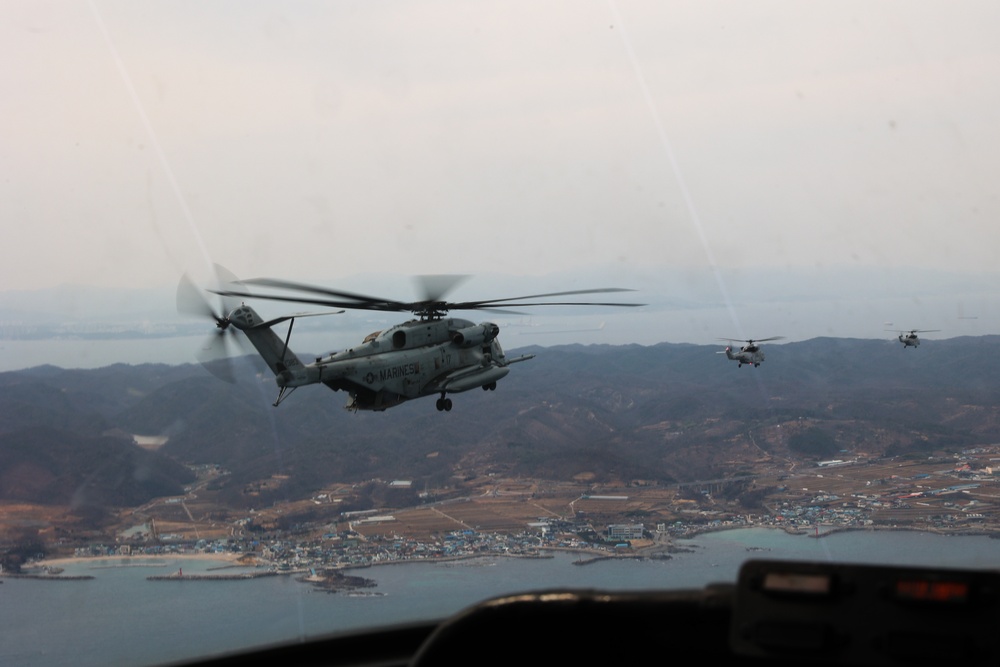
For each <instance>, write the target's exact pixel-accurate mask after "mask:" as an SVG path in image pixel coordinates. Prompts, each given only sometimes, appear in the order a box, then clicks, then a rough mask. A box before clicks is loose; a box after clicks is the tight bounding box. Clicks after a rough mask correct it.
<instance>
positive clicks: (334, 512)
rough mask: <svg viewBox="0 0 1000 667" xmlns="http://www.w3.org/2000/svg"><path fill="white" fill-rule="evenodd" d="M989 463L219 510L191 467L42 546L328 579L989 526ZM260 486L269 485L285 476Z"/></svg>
mask: <svg viewBox="0 0 1000 667" xmlns="http://www.w3.org/2000/svg"><path fill="white" fill-rule="evenodd" d="M998 462H1000V446H996V445H993V446H983V447H976V448H971V449H967V450H963V451H960V452H956V453H953V454H937V455H933V456H921V457H917V456H913V455H909V456H905V457H888V458H878V459H860V458H852V459H842V460H841V459H832V460H827V461H820V462H816V463H815V464H812V465H802V464H799V465H795V466H789V469H781V470H779V469H775V468H774V466H773V463H769V464H768V466H767V467H765V468H762V469H758V470H752V471H747V472H748V474H743V475H733V476H731V477H727V478H720V479H716V480H708V481H701V482H693V483H686V484H672V485H664V484H656V483H652V482H648V481H644V480H631V481H630V482H628V483H626V484H617V485H601V484H595V483H588V481H587V480H575V481H573V482H551V481H543V480H521V479H504V478H500V477H497V476H491V475H488V474H487V475H482V476H479V477H477V478H476V479H475V480H471V481H470V482H468V483H466V484H463V485H456V487H455V488H452V489H448V490H447V492H445V491H439V492H433V491H431V490H428V491H426V492H421V493H420V494H417V496H418V502H417V504H415V505H412V506H402V505H399V506H394V505H393V504H392V501H393V494H394V493H395V494H399V496H400V497H412V495H413V493H412V492H413V489H412V483H411V482H409V481H406V480H392V481H381V480H372V481H369V482H367V483H366V485H368V486H370V485H372V484H376V485H381V486H384V490H385V496H384V497H385V504H384V505H383V506H381V507H377V508H369V509H361V510H359V509H353V510H352V509H346V508H347V507H350V505H351V500H352V498H353V497H354V495H355V494H356V492H357V490H358V487H359V485H357V484H342V485H331V487H330V488H329V489H326V490H324V491H322V492H319V493H316V494H314V495H313V496H312V497H310V498H308V499H304V500H298V501H291V502H279V503H274V504H272V505H271V506H269V507H266V508H259V509H257V508H254V509H251V510H249V511H247V512H244V513H238V512H232V511H229V512H226V511H223V509H222V508H220V507H219V506H218V505H216V504H214V503H213V502H212V499H211V493H210V492H208V491H207V489H208V488H210V487H211V482H212V481H213V480H217V479H218V478H219V477H220V476H224V475H225V474H226V472H225V471H224V470H222V469H220V468H218V467H217V466H199V467H198V470H197V473H198V482H197V483H195V484H193V485H192V486H191V487H190V488H189V489H188V492H187V494H186V495H185V496H182V497H170V498H159V499H156V500H155V501H153V502H151V503H148V504H147V505H145V506H143V507H141V508H135V509H132V510H130V511H128V512H126V513H124V514H123V515H122V517H121V521H120V527H119V528H118V529H116V530H115V532H114V533H113V534H111V535H96V534H95V535H90V536H89V539H88V536H85V535H79V534H76V535H73V534H72V533H71V531H66V530H61V531H60V532H61V533H63V535H62V536H58V535H56V534H55V532H53V535H52V537H53V538H55V539H53V540H52V541H51V542H50V545H51V547H50V549H49V552H48V554H47V556H48V557H49V558H53V557H60V556H62V557H76V558H81V557H90V558H93V557H109V556H114V557H125V558H129V557H135V556H163V555H173V554H188V555H203V556H207V557H222V556H225V557H227V558H229V559H230V560H232V561H233V564H234V565H240V566H242V567H248V566H252V567H253V568H254V570H255V572H256V573H257V576H262V575H264V574H267V573H284V572H295V573H303V574H305V575H306V576H307V577H308V576H312V577H313V579H314V581H315V582H317V583H320V584H322V583H323V582H326V583H328V584H330V585H331V587H332V588H333V589H338V588H340V587H341V586H339V585H338V584H336V582H335V581H334V579H333V578H331V576H329V575H325V574H324V573H333V572H337V571H341V570H344V569H349V568H362V567H368V566H372V565H379V564H387V563H397V562H413V561H442V560H454V559H463V558H475V557H483V556H490V557H499V556H509V557H543V556H545V555H546V554H548V553H551V551H552V550H563V551H572V552H576V553H578V554H579V559H578V561H577V562H579V563H580V564H586V563H588V562H592V561H593V560H595V559H603V558H622V557H627V558H669V557H670V554H671V553H672V552H674V551H676V550H677V549H683V548H684V547H683V546H682V543H681V545H680V546H679V545H678V543H677V540H678V539H681V538H685V537H691V536H693V535H695V534H698V533H700V532H705V531H714V530H725V529H731V528H745V527H770V528H776V529H782V530H786V531H789V532H796V533H805V534H810V535H815V536H821V535H825V534H828V533H830V532H833V531H838V530H872V529H909V530H921V531H933V532H939V533H946V534H987V535H997V534H1000V479H998V478H997V476H996V475H995V474H994V470H995V469H994V466H996V465H997V463H998ZM793 468H794V469H793ZM262 484H271V485H278V486H280V484H281V479H280V478H275V479H271V480H266V481H265V482H262ZM369 490H370V489H369ZM251 492H252V491H251ZM85 539H87V542H86V543H85V544H81V541H83V540H85ZM35 572H36V573H39V572H40V573H41V574H43V575H45V574H47V573H48V571H46V570H40V571H39V570H37V569H36V570H35ZM174 576H176V575H174ZM202 576H214V577H222V576H227V575H226V574H225V572H222V573H218V574H215V575H202ZM354 584H355V585H362V584H363V582H360V581H359V582H354Z"/></svg>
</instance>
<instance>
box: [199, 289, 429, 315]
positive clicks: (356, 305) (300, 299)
mask: <svg viewBox="0 0 1000 667" xmlns="http://www.w3.org/2000/svg"><path fill="white" fill-rule="evenodd" d="M209 292H212V293H214V294H221V295H222V296H235V297H240V298H244V299H264V300H266V301H284V302H287V303H307V304H310V305H313V306H327V307H329V308H351V309H354V310H379V311H388V312H409V311H411V310H413V308H412V304H408V303H398V302H394V301H388V302H386V301H337V300H334V299H311V298H308V297H304V296H292V295H285V294H259V293H255V292H247V291H240V290H209Z"/></svg>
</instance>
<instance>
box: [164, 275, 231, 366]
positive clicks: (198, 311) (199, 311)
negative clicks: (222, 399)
mask: <svg viewBox="0 0 1000 667" xmlns="http://www.w3.org/2000/svg"><path fill="white" fill-rule="evenodd" d="M215 273H216V276H217V278H218V280H219V283H220V285H225V284H226V283H231V282H234V281H236V280H237V278H236V276H234V275H233V274H232V273H231V272H230V271H228V270H226V269H225V268H223V267H221V266H219V265H218V264H216V265H215ZM218 301H219V307H218V308H216V307H215V306H213V305H212V303H211V302H210V301H209V299H208V298H207V297H206V296H205V293H204V291H203V290H201V289H200V288H199V287H198V286H197V285H195V284H194V281H193V280H191V278H190V276H188V274H186V273H185V274H184V275H182V276H181V279H180V282H179V283H178V285H177V312H179V313H181V314H182V315H191V316H192V317H199V318H205V317H208V318H211V319H212V321H213V322H215V326H216V331H215V332H214V333H212V334H210V335H209V337H208V339H207V340H206V341H205V342H204V343H203V344H202V346H201V348H200V349H199V350H198V353H197V354H196V355H195V357H196V358H197V359H198V361H199V362H201V365H202V366H204V367H205V369H206V370H207V371H208V372H210V373H211V374H212V375H214V376H215V377H217V378H219V379H220V380H225V381H226V382H230V383H232V382H235V378H234V376H233V366H232V359H231V348H232V347H233V346H234V345H235V346H236V348H237V352H239V351H241V349H242V345H241V342H242V341H241V340H240V339H239V336H238V335H237V333H236V330H235V328H234V327H231V326H230V325H231V324H232V321H231V320H230V319H229V313H231V312H232V306H233V304H231V303H228V301H230V300H229V299H226V298H225V297H221V298H220V299H219V300H218Z"/></svg>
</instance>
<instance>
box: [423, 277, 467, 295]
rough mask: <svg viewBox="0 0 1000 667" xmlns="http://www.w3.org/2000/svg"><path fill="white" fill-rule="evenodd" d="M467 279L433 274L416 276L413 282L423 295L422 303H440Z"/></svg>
mask: <svg viewBox="0 0 1000 667" xmlns="http://www.w3.org/2000/svg"><path fill="white" fill-rule="evenodd" d="M468 279H469V276H467V275H454V274H435V275H425V276H416V277H415V278H414V279H413V280H414V282H416V283H417V287H418V289H419V290H420V293H421V294H423V296H424V301H440V300H441V299H443V298H444V297H445V296H446V295H447V294H448V293H449V292H451V291H453V290H454V289H455V288H456V287H458V286H459V285H460V284H462V283H464V282H465V281H466V280H468Z"/></svg>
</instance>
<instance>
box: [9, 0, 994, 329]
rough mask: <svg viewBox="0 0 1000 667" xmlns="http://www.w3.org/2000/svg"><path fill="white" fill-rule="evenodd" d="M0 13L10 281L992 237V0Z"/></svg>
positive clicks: (650, 267)
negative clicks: (213, 265) (214, 267)
mask: <svg viewBox="0 0 1000 667" xmlns="http://www.w3.org/2000/svg"><path fill="white" fill-rule="evenodd" d="M0 16H2V19H3V20H2V21H0V58H2V60H3V62H4V63H6V65H5V67H3V68H0V90H2V91H3V92H2V93H0V117H2V118H3V121H4V122H3V123H2V124H0V186H2V188H3V193H2V196H0V220H2V223H0V224H2V225H3V229H4V239H5V241H4V243H2V244H0V286H2V288H3V289H6V290H14V289H34V288H41V287H50V286H54V285H59V284H84V285H95V286H124V287H158V286H164V285H172V284H175V283H176V281H177V278H178V276H179V275H180V273H181V272H182V271H184V270H188V269H193V270H195V272H196V273H197V272H199V271H202V272H203V271H204V270H205V267H207V266H208V264H209V262H210V261H211V262H218V263H221V264H223V265H225V266H227V267H229V268H230V269H232V270H233V271H234V272H235V273H237V274H238V275H241V276H260V275H267V276H277V277H282V278H287V279H295V280H307V281H308V280H311V281H324V282H327V283H336V281H337V280H338V279H343V278H345V277H348V276H352V275H356V274H361V273H380V272H387V273H393V274H400V275H409V274H420V273H470V274H477V275H483V274H510V275H513V276H540V275H542V274H552V273H559V272H587V271H594V273H593V274H592V275H594V276H595V277H596V276H598V275H601V276H603V275H604V274H603V273H601V274H598V273H597V272H596V271H597V268H598V267H599V268H600V269H601V271H607V270H609V267H610V268H612V269H613V267H619V268H620V269H621V273H620V275H622V276H630V275H638V274H642V273H643V272H649V273H650V275H652V274H653V273H655V272H656V271H658V270H661V269H665V268H669V269H671V270H684V271H689V272H691V275H697V276H699V278H698V280H705V281H707V282H706V284H707V285H708V286H709V287H708V289H709V290H717V295H716V296H717V297H718V298H719V299H720V301H725V300H726V294H725V293H726V290H738V289H739V286H738V285H733V284H731V281H732V278H731V276H734V275H739V271H744V270H750V269H758V268H768V269H774V270H778V271H783V270H787V271H791V270H795V269H800V268H807V269H828V268H829V269H834V268H836V269H838V270H839V269H841V268H845V267H846V268H850V267H858V268H864V269H877V270H879V271H882V272H883V273H881V274H876V275H881V276H883V277H884V279H885V280H887V281H891V280H892V277H893V275H895V274H894V272H895V271H897V270H903V269H906V268H910V267H919V268H933V269H945V270H954V271H959V272H963V273H966V274H968V275H970V277H972V278H973V280H972V282H975V280H974V277H975V276H979V275H982V274H984V273H986V272H992V271H994V270H995V268H996V266H997V265H998V260H1000V224H998V220H1000V216H998V213H1000V202H998V199H997V185H996V180H997V176H998V174H1000V168H998V167H1000V123H997V109H1000V42H998V41H997V39H996V34H997V31H996V27H997V26H998V25H1000V5H997V3H995V2H990V1H986V0H984V1H982V2H959V3H943V2H939V1H937V0H934V1H927V2H922V1H917V0H900V1H899V2H878V3H873V2H870V1H869V0H861V1H858V2H844V1H842V0H836V1H831V2H797V1H796V2H792V1H786V2H756V1H755V2H746V1H745V0H737V1H733V2H709V3H705V2H673V1H669V0H648V1H647V0H616V1H612V2H608V1H606V0H594V1H586V0H583V1H581V0H566V1H565V2H537V1H517V0H514V1H510V0H505V1H504V2H494V3H484V2H458V1H445V0H440V1H432V2H415V1H412V0H406V1H405V2H397V1H392V0H385V1H381V2H380V1H375V0H357V1H355V2H348V1H341V2H297V1H294V0H293V1H286V2H278V3H276V2H248V1H246V0H234V1H233V2H210V3H205V2H194V1H192V2H141V1H136V0H124V1H114V2H112V1H108V0H93V1H91V2H51V3H40V2H37V1H36V0H26V1H24V2H18V1H16V0H15V1H11V2H6V3H4V5H3V8H2V9H0ZM612 273H613V272H612ZM727 276H729V277H727ZM529 282H530V281H529ZM626 286H630V285H626ZM546 287H548V285H546ZM570 287H579V285H577V284H574V285H571V286H570ZM979 288H980V289H981V288H982V286H979ZM409 291H410V290H409V287H408V286H407V288H406V289H404V290H402V292H401V293H397V294H393V295H390V296H393V297H398V298H406V297H408V296H409V293H408V292H409ZM502 293H503V290H502V289H499V290H498V289H493V288H491V289H490V290H489V293H488V294H486V295H483V294H482V293H481V292H480V293H478V294H475V295H473V296H479V297H482V296H494V295H497V296H499V295H501V294H502ZM859 296H860V295H859ZM844 298H850V295H845V296H844ZM730 305H732V304H730ZM907 326H918V327H919V326H922V327H928V328H929V327H930V326H931V325H930V324H928V323H925V322H917V323H913V324H910V325H907ZM935 328H936V327H935ZM728 333H729V332H720V334H719V335H727V334H728ZM737 333H739V332H737ZM773 333H779V332H776V331H773V329H771V328H769V329H768V331H766V332H761V333H759V334H756V335H758V336H763V335H771V334H773ZM817 333H822V331H820V332H817Z"/></svg>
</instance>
